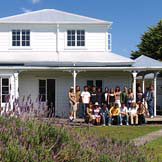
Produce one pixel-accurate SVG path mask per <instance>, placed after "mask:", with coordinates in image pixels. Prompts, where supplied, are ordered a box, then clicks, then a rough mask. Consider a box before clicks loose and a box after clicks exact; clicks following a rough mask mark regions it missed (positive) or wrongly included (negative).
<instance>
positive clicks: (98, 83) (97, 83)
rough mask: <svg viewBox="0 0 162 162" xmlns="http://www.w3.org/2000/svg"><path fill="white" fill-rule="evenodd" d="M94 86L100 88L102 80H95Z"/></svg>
mask: <svg viewBox="0 0 162 162" xmlns="http://www.w3.org/2000/svg"><path fill="white" fill-rule="evenodd" d="M96 87H97V88H102V80H96Z"/></svg>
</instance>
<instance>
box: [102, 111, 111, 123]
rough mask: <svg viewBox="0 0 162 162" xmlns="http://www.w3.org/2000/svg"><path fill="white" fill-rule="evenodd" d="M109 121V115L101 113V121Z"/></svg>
mask: <svg viewBox="0 0 162 162" xmlns="http://www.w3.org/2000/svg"><path fill="white" fill-rule="evenodd" d="M108 121H109V116H108V115H107V114H105V113H103V114H102V122H103V124H104V125H107V124H108Z"/></svg>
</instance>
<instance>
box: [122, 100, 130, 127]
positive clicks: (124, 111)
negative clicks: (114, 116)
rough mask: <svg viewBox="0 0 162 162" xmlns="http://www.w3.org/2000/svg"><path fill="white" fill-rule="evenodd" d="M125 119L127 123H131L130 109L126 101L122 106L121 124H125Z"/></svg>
mask: <svg viewBox="0 0 162 162" xmlns="http://www.w3.org/2000/svg"><path fill="white" fill-rule="evenodd" d="M123 121H125V124H126V125H129V117H128V109H127V107H126V106H125V104H124V103H122V104H121V107H120V125H123Z"/></svg>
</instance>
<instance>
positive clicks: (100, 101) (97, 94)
mask: <svg viewBox="0 0 162 162" xmlns="http://www.w3.org/2000/svg"><path fill="white" fill-rule="evenodd" d="M96 102H98V104H99V106H102V92H101V88H98V89H97V93H96Z"/></svg>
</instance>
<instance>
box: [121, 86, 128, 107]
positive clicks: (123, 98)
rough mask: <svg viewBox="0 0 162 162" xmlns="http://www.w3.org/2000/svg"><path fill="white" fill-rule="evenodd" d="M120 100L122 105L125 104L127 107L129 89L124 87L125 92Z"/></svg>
mask: <svg viewBox="0 0 162 162" xmlns="http://www.w3.org/2000/svg"><path fill="white" fill-rule="evenodd" d="M120 99H121V104H124V105H126V106H127V100H128V89H127V87H126V86H125V87H124V89H123V92H122V93H121V96H120Z"/></svg>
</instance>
